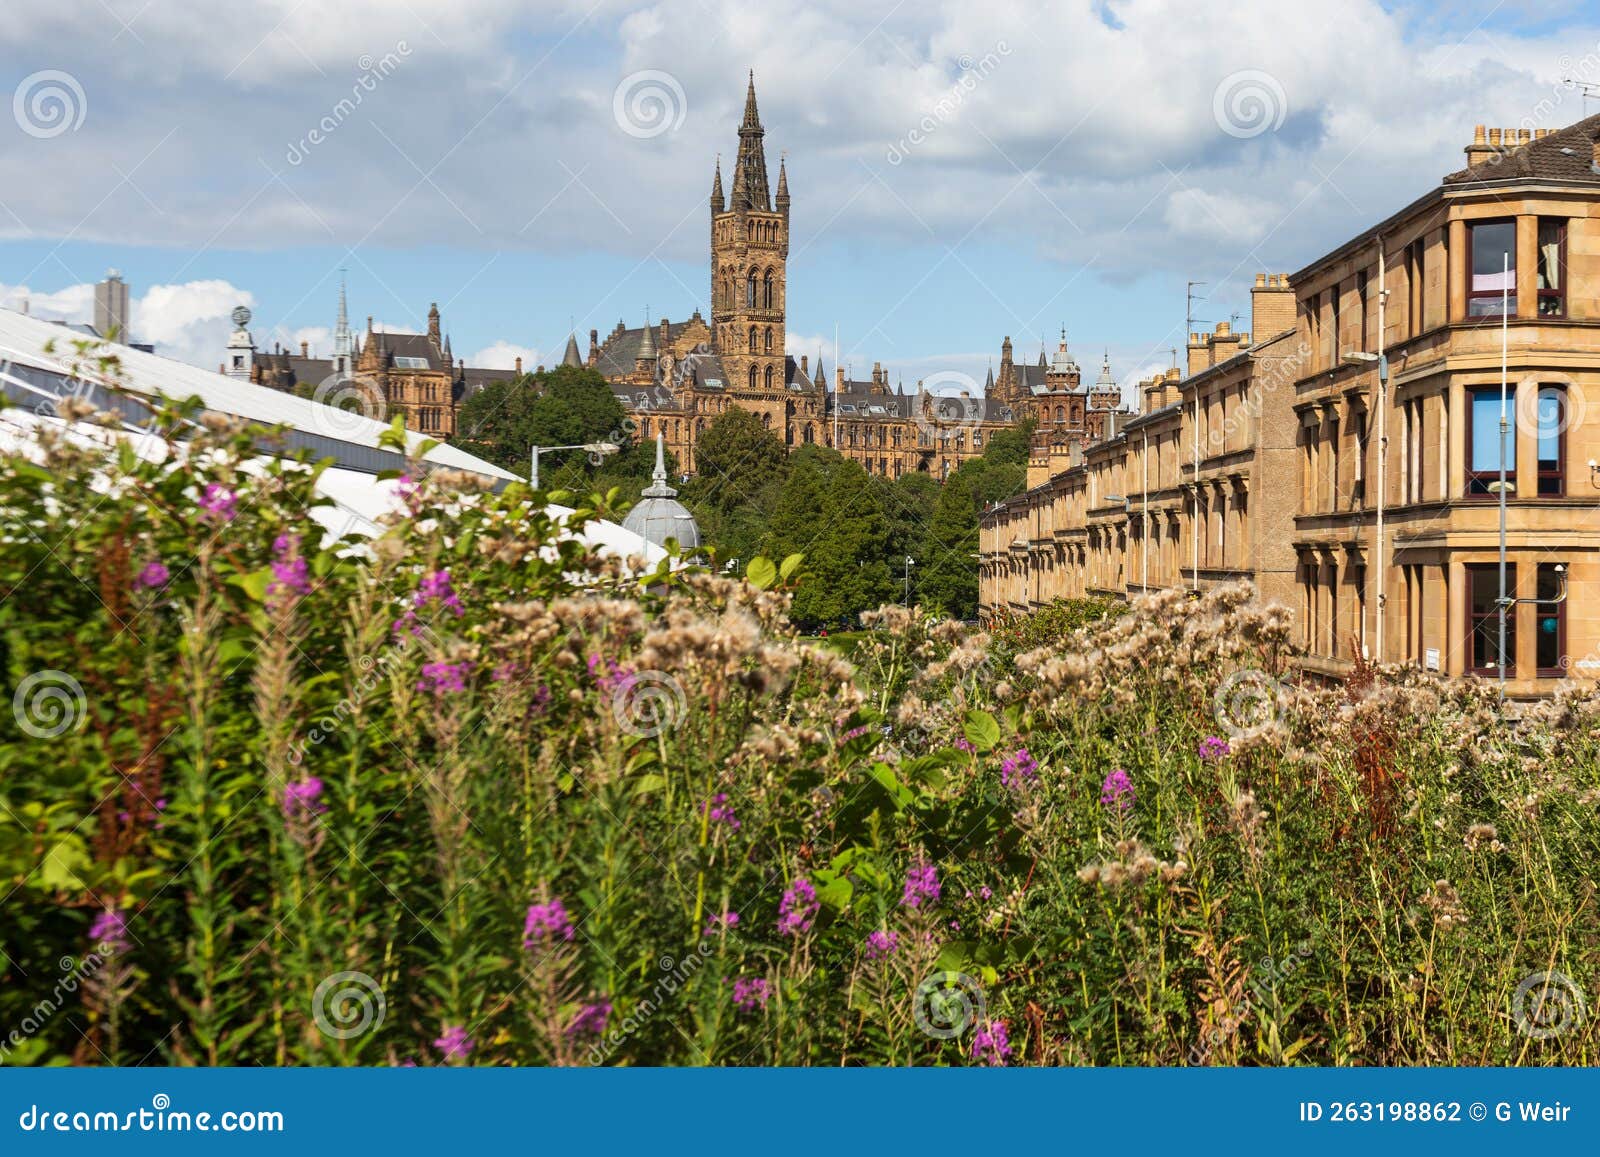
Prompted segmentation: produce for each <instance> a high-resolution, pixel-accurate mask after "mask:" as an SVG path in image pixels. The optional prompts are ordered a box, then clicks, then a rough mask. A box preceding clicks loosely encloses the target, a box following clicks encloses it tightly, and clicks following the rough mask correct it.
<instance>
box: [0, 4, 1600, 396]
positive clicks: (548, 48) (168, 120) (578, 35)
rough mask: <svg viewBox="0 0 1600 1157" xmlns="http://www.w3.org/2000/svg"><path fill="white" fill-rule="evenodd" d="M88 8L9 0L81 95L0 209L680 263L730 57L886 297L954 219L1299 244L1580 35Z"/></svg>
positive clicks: (798, 244)
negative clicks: (892, 263)
mask: <svg viewBox="0 0 1600 1157" xmlns="http://www.w3.org/2000/svg"><path fill="white" fill-rule="evenodd" d="M113 4H114V5H115V10H116V11H117V12H118V13H119V14H120V15H121V17H122V18H123V19H127V20H130V21H131V22H132V32H133V33H135V34H137V35H138V37H139V39H140V41H141V42H142V43H141V44H140V45H139V51H136V52H130V51H128V50H127V44H128V42H129V38H128V36H120V37H119V38H118V39H117V40H115V41H113V39H112V38H111V37H109V36H106V35H104V31H105V15H106V8H105V6H104V5H103V4H102V2H101V0H12V5H11V7H12V8H14V9H16V11H14V12H8V14H9V15H11V16H12V19H10V20H8V21H6V22H5V23H4V26H3V27H0V44H4V45H6V52H7V57H8V59H15V60H20V61H23V62H26V63H30V64H34V63H35V62H36V66H37V67H39V68H43V67H47V66H48V67H54V68H62V69H64V70H66V71H68V72H71V73H72V74H73V75H74V76H76V77H77V78H78V79H79V80H80V81H81V82H82V84H83V87H84V91H85V96H86V101H87V106H88V107H87V113H86V116H85V119H84V123H83V126H82V127H81V128H80V129H78V130H76V131H71V132H67V133H64V134H62V135H60V136H57V137H54V138H50V139H36V138H34V137H30V136H28V135H27V134H24V133H9V134H0V166H4V170H5V171H11V172H26V173H28V174H29V179H28V180H27V181H25V182H18V183H16V184H14V185H13V186H12V187H11V188H9V189H8V191H7V194H6V205H5V208H4V209H0V236H11V237H31V238H35V239H37V238H57V237H64V236H68V235H71V236H73V237H75V238H77V239H78V240H80V241H91V242H92V241H95V240H114V241H118V242H121V241H125V240H126V239H128V238H129V237H135V238H137V239H138V240H139V241H140V242H142V243H146V244H152V245H162V244H165V245H171V246H183V247H201V246H207V247H212V248H217V249H227V248H239V249H253V248H261V247H266V246H271V247H281V246H292V245H296V244H305V245H326V244H328V243H330V242H338V243H346V242H347V241H348V242H351V243H360V244H369V245H383V246H391V247H406V246H421V245H439V246H458V247H471V248H485V249H487V248H493V249H496V250H506V251H514V250H532V251H536V252H537V251H544V252H563V253H565V252H574V251H591V250H597V251H605V252H609V253H613V254H623V255H626V257H627V258H628V259H629V260H631V261H638V260H643V259H645V258H646V257H647V256H649V257H661V258H664V259H667V260H673V259H682V260H696V261H698V260H700V259H702V257H703V254H704V249H705V226H706V219H705V214H706V200H705V199H706V195H707V194H708V192H709V188H710V174H711V163H712V157H713V155H714V154H715V153H717V152H718V151H719V150H720V151H721V152H722V153H723V154H724V162H725V171H724V179H725V181H726V180H727V179H728V178H729V177H730V176H731V164H728V162H730V161H731V152H732V149H733V148H734V146H735V144H736V138H735V131H736V127H737V124H738V119H739V113H740V109H741V106H742V102H743V99H744V86H743V84H742V77H743V75H744V70H745V68H746V67H754V69H755V71H756V79H757V87H758V93H759V97H760V104H761V112H762V117H763V120H764V122H765V125H766V128H767V148H768V158H769V161H770V162H771V163H772V166H773V168H774V169H775V168H776V161H777V155H776V154H777V153H778V152H779V151H780V150H785V149H786V150H787V151H788V154H789V162H790V163H789V175H790V183H791V186H792V189H793V194H794V204H795V208H794V229H795V247H794V250H793V252H792V255H791V259H792V260H795V261H797V262H800V261H804V260H807V257H808V253H810V252H811V251H812V247H813V246H818V245H819V244H829V243H839V244H845V245H852V246H853V245H860V244H866V245H870V246H872V247H875V249H876V250H878V251H880V252H881V251H889V252H894V253H906V252H908V251H909V248H910V246H911V245H912V244H914V245H916V246H918V247H922V248H924V249H925V250H926V251H927V252H928V253H930V254H932V256H930V257H927V258H925V259H924V258H921V257H918V258H916V259H915V260H912V259H909V258H907V259H903V260H901V262H900V264H899V265H898V267H896V268H895V269H894V273H895V275H896V276H895V282H896V284H895V285H894V287H893V288H894V290H895V292H892V293H889V292H886V293H885V295H884V296H885V304H886V305H889V304H892V303H893V302H894V301H895V300H896V299H898V297H899V296H900V293H901V292H904V291H905V290H908V289H911V288H913V287H915V286H916V285H917V284H918V280H919V278H922V277H923V276H924V275H925V274H926V273H928V272H929V270H928V266H929V265H930V264H931V263H932V262H933V261H935V260H939V259H942V258H943V257H944V256H945V253H946V246H950V247H954V248H956V249H957V250H958V251H960V252H961V255H962V257H963V260H965V261H968V262H969V263H970V264H971V265H972V266H973V268H974V269H977V270H978V271H979V272H980V273H981V274H982V275H983V277H984V279H985V281H986V282H988V283H990V284H996V285H999V284H1000V281H999V278H998V276H997V275H996V272H991V271H998V270H1000V269H1002V268H1003V266H1002V265H1000V264H998V263H997V262H996V261H994V260H991V259H989V258H988V256H987V255H985V256H984V257H983V258H977V257H973V256H970V255H969V252H970V249H971V248H972V247H974V246H975V245H978V244H984V245H995V246H997V248H998V247H1010V248H1012V249H1018V248H1020V249H1025V250H1027V251H1028V252H1029V253H1031V254H1035V255H1042V256H1044V257H1047V258H1050V259H1053V260H1056V261H1058V262H1061V263H1062V264H1063V265H1066V266H1068V267H1081V266H1083V265H1086V264H1087V265H1091V266H1092V268H1093V270H1094V272H1095V273H1097V274H1099V275H1102V276H1106V277H1111V278H1115V277H1118V276H1128V275H1129V274H1130V273H1135V272H1136V273H1151V272H1155V271H1158V270H1163V271H1169V272H1170V271H1177V270H1182V271H1184V272H1185V273H1186V274H1187V275H1191V276H1194V277H1197V278H1205V279H1207V280H1210V281H1212V282H1217V281H1219V280H1222V279H1223V278H1225V277H1226V276H1227V275H1229V274H1230V273H1233V272H1234V271H1235V270H1236V269H1237V268H1238V267H1240V266H1243V267H1244V268H1245V270H1246V271H1247V272H1253V271H1255V270H1258V269H1284V268H1296V267H1298V265H1299V264H1301V263H1303V262H1304V261H1307V260H1310V259H1311V258H1313V257H1315V256H1316V255H1317V253H1318V252H1320V251H1322V250H1323V249H1325V248H1331V247H1332V246H1334V245H1336V244H1338V243H1339V242H1340V241H1342V240H1344V239H1345V238H1346V237H1348V236H1350V235H1351V234H1352V233H1354V232H1355V231H1357V230H1358V229H1360V228H1362V227H1364V226H1366V225H1368V224H1370V223H1371V222H1373V221H1375V220H1378V219H1380V218H1381V217H1383V216H1384V215H1386V214H1387V213H1389V212H1391V211H1393V210H1394V209H1397V208H1399V207H1400V206H1401V205H1403V204H1405V203H1407V202H1408V201H1409V200H1410V199H1411V198H1412V197H1414V196H1415V195H1417V194H1419V193H1420V192H1422V191H1423V190H1424V189H1426V188H1428V187H1429V186H1430V185H1432V184H1433V183H1435V182H1436V181H1437V179H1438V178H1439V177H1440V176H1441V175H1442V174H1443V173H1445V172H1448V171H1450V170H1452V169H1454V168H1456V167H1459V165H1460V164H1461V160H1462V158H1461V152H1460V150H1461V146H1462V145H1464V144H1465V143H1466V141H1467V139H1468V136H1469V135H1470V132H1471V127H1472V125H1473V124H1475V123H1478V122H1485V123H1491V124H1494V123H1498V124H1502V125H1515V124H1520V123H1522V121H1523V120H1524V119H1525V118H1529V117H1531V118H1533V119H1534V120H1535V121H1536V122H1537V123H1538V124H1539V125H1540V126H1542V127H1552V126H1556V125H1560V124H1566V123H1570V122H1571V121H1573V120H1576V119H1577V118H1578V117H1579V116H1581V115H1582V111H1583V110H1582V102H1581V100H1580V99H1579V98H1578V95H1577V94H1576V93H1574V92H1571V91H1570V90H1568V91H1565V92H1564V94H1563V95H1562V96H1561V98H1560V99H1559V100H1554V101H1552V86H1553V85H1555V83H1556V81H1557V80H1558V78H1559V76H1560V74H1561V72H1562V71H1563V70H1564V69H1566V70H1570V71H1574V72H1579V71H1582V66H1583V62H1584V61H1586V60H1588V59H1589V57H1590V56H1591V55H1593V54H1594V52H1595V46H1596V43H1597V41H1600V31H1597V30H1595V29H1585V28H1582V27H1576V26H1575V27H1569V28H1567V29H1565V30H1563V31H1562V32H1561V33H1560V34H1557V33H1545V32H1543V31H1540V32H1537V33H1533V34H1518V33H1517V32H1516V31H1515V30H1507V29H1505V28H1502V27H1497V28H1496V29H1494V30H1493V32H1492V35H1491V34H1490V32H1488V31H1487V30H1484V29H1473V28H1472V27H1471V24H1472V19H1471V18H1467V19H1465V20H1464V21H1462V22H1461V26H1460V27H1459V29H1455V30H1452V29H1450V27H1449V25H1448V24H1447V23H1444V21H1447V20H1448V19H1449V18H1448V17H1438V18H1436V19H1435V18H1432V17H1430V16H1429V12H1430V10H1428V9H1424V8H1422V7H1420V6H1417V7H1413V8H1405V7H1402V6H1399V5H1393V4H1385V3H1381V2H1379V0H1323V2H1322V3H1319V4H1317V5H1315V6H1314V7H1307V6H1305V5H1294V4H1284V3H1282V0H1236V2H1235V3H1234V4H1232V5H1230V6H1229V8H1228V12H1227V19H1218V17H1217V13H1216V11H1215V9H1214V8H1213V7H1209V6H1206V5H1197V4H1194V3H1193V2H1192V0H1116V2H1115V3H1112V4H1109V5H1108V4H1105V3H1102V2H1098V0H1058V2H1056V3H1052V4H1039V3H1037V0H989V2H987V3H984V4H981V5H974V4H972V3H970V0H927V2H926V3H924V4H920V5H905V6H903V7H901V8H900V9H897V10H895V11H893V12H891V13H889V15H888V16H887V17H885V16H883V14H882V13H881V12H880V11H878V10H876V9H875V8H874V7H873V6H871V5H861V4H859V3H854V2H847V0H771V2H770V3H764V4H760V5H752V4H749V3H747V2H745V0H657V2H654V3H637V2H635V3H627V2H624V0H604V2H603V3H602V4H601V5H600V7H599V8H598V9H593V8H591V7H590V6H589V5H588V4H587V3H580V2H579V0H539V2H538V3H532V4H530V3H528V2H526V0H462V2H460V3H456V4H452V5H448V6H439V5H433V6H429V7H428V8H427V9H426V12H425V16H426V21H427V22H426V24H424V23H423V16H422V15H418V10H417V9H416V8H415V7H413V8H407V6H405V5H400V6H395V5H393V4H392V3H389V2H387V0H328V2H326V3H324V4H321V5H316V6H304V5H300V4H298V3H296V0H261V2H260V3H257V4H252V5H245V6H237V5H236V6H232V7H224V8H222V9H218V8H216V6H215V5H214V4H212V3H209V2H202V0H172V2H171V3H166V4H162V5H149V6H148V7H146V8H144V9H140V8H139V7H137V5H136V4H135V2H134V0H113ZM1108 10H1109V11H1110V12H1111V13H1113V14H1114V17H1115V19H1111V18H1109V17H1108V16H1107V15H1106V13H1107V11H1108ZM1579 13H1580V14H1579V15H1578V16H1577V17H1576V19H1585V18H1587V19H1589V20H1591V21H1592V20H1593V19H1594V17H1593V16H1592V15H1590V14H1588V13H1583V12H1582V11H1581V10H1579ZM401 41H404V42H405V43H406V45H407V47H408V51H407V53H406V54H405V56H404V59H403V60H402V61H401V62H400V63H399V64H398V66H397V67H396V68H394V69H393V71H392V72H391V73H390V74H389V75H387V76H386V77H384V78H383V79H382V80H381V81H379V82H378V83H377V84H376V85H375V86H374V87H373V88H372V89H371V90H363V91H362V97H361V100H360V102H359V104H352V106H351V107H350V108H348V109H345V110H342V111H339V112H338V113H337V115H336V119H337V121H338V123H337V127H336V128H335V129H334V130H333V131H332V132H330V133H328V134H327V139H326V140H324V141H323V142H322V143H321V144H318V145H316V146H315V147H314V148H311V149H310V150H309V151H308V152H307V153H306V155H305V157H304V159H303V160H302V161H301V162H300V163H298V164H293V163H291V162H290V160H289V159H288V157H287V152H288V151H289V148H290V146H291V145H292V144H294V143H296V142H299V141H301V140H302V139H303V138H304V137H305V136H306V134H307V133H308V131H309V130H310V129H312V128H313V127H316V126H318V125H319V124H320V123H321V121H322V118H324V117H327V116H330V115H334V114H333V113H332V112H331V110H335V109H336V108H340V102H341V101H344V100H346V98H351V97H352V95H353V92H354V90H355V87H356V86H357V85H358V83H359V80H360V78H361V77H362V76H363V75H364V73H363V72H362V69H361V67H360V65H361V62H362V59H363V57H367V58H382V57H383V56H384V54H385V53H389V52H391V51H393V50H395V49H396V47H397V45H398V44H399V43H400V42H401ZM1595 59H1596V65H1595V67H1596V69H1597V72H1600V56H1596V58H1595ZM1563 61H1565V64H1563ZM963 65H965V66H967V67H966V68H965V69H963ZM646 70H661V71H665V72H667V73H670V74H671V76H672V78H673V81H674V82H675V84H676V86H677V90H681V93H682V97H681V111H682V113H683V117H682V123H681V126H680V127H677V128H674V129H670V130H669V131H666V132H663V133H661V134H659V135H655V136H648V135H644V136H641V135H636V134H630V133H629V132H626V131H624V130H623V128H622V127H619V125H618V123H617V122H616V120H615V112H614V102H613V95H614V93H615V91H616V90H617V88H618V86H619V83H620V82H621V81H622V80H623V78H625V77H628V76H630V75H632V74H634V73H638V72H643V71H646ZM1263 75H1264V76H1265V77H1266V78H1268V79H1267V81H1265V82H1260V83H1257V84H1256V85H1255V86H1254V87H1253V88H1252V89H1250V90H1249V92H1248V93H1246V94H1244V95H1251V94H1254V95H1255V96H1256V97H1257V98H1258V100H1265V101H1266V107H1265V110H1264V111H1265V115H1266V118H1267V123H1268V124H1269V125H1275V126H1276V127H1268V128H1267V129H1266V130H1265V131H1263V132H1261V133H1259V134H1258V135H1249V134H1250V131H1251V126H1250V125H1239V124H1235V125H1232V129H1233V131H1232V132H1230V131H1229V125H1228V124H1225V123H1222V122H1221V121H1219V115H1218V109H1219V107H1220V108H1222V109H1223V110H1224V111H1223V121H1225V120H1226V119H1227V116H1228V115H1229V111H1230V110H1233V112H1234V115H1240V113H1241V112H1243V113H1248V112H1249V110H1250V109H1251V108H1258V109H1259V107H1260V106H1259V104H1258V105H1252V104H1251V103H1250V102H1249V101H1246V100H1244V99H1243V98H1242V97H1241V99H1240V100H1239V101H1237V102H1233V103H1230V102H1229V101H1227V100H1223V101H1222V102H1221V104H1220V105H1219V102H1218V92H1219V89H1221V90H1222V91H1223V92H1224V95H1226V94H1227V93H1228V91H1229V89H1228V88H1227V87H1226V82H1228V81H1229V80H1230V78H1233V79H1234V84H1235V87H1237V84H1238V83H1239V81H1238V78H1239V77H1245V78H1246V79H1248V78H1252V77H1254V78H1258V79H1259V77H1260V76H1263ZM1583 79H1591V80H1600V75H1595V76H1589V77H1584V78H1583ZM667 91H668V97H669V99H672V100H677V99H678V98H677V97H676V96H675V95H674V94H675V91H676V90H673V89H671V88H670V86H669V88H668V90H667ZM673 111H674V113H676V112H677V111H679V110H677V109H675V110H673ZM672 120H673V123H676V116H675V115H674V116H673V118H672ZM913 133H915V134H916V135H917V136H918V138H919V139H918V140H917V141H913V140H912V139H911V138H912V135H913ZM897 154H898V163H895V162H894V161H893V160H892V158H893V157H895V156H896V155H897ZM123 174H125V176H122V175H123ZM274 174H275V175H274ZM424 174H426V176H424ZM774 175H775V174H774ZM882 273H883V270H882V269H881V268H880V269H878V270H876V272H875V275H877V276H881V275H882ZM888 288H889V287H887V286H886V290H887V289H888ZM1001 288H1002V289H1003V285H1002V286H1001ZM1011 308H1012V309H1013V310H1014V311H1015V312H1017V313H1018V315H1019V317H1021V318H1023V319H1026V318H1027V317H1028V316H1029V315H1030V314H1031V313H1032V309H1028V308H1024V307H1023V303H1020V302H1019V303H1014V304H1012V305H1011ZM876 320H877V319H875V318H871V317H867V318H859V319H853V322H852V328H853V329H855V330H856V331H858V332H869V331H870V330H871V328H872V325H873V323H874V322H875V321H876ZM391 328H392V329H395V331H396V332H398V329H397V328H396V327H391ZM796 345H798V349H796ZM790 349H791V350H792V351H794V352H796V353H799V352H804V353H806V354H808V355H810V356H814V355H815V350H816V345H815V343H813V342H812V341H811V340H810V339H809V338H804V337H802V338H799V339H792V341H791V345H790ZM827 356H828V364H829V365H830V366H831V365H832V364H834V361H835V354H834V353H833V352H829V353H828V355H827Z"/></svg>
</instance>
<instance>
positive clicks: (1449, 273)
mask: <svg viewBox="0 0 1600 1157" xmlns="http://www.w3.org/2000/svg"><path fill="white" fill-rule="evenodd" d="M1448 237H1449V253H1448V257H1449V260H1448V262H1447V263H1446V269H1445V277H1444V282H1445V300H1446V301H1448V302H1449V304H1450V309H1449V312H1448V313H1447V314H1446V315H1445V317H1446V320H1447V321H1462V320H1464V319H1465V318H1466V316H1467V277H1468V270H1467V223H1466V222H1465V221H1462V220H1460V219H1459V218H1458V219H1456V220H1454V221H1451V222H1450V226H1449V233H1448Z"/></svg>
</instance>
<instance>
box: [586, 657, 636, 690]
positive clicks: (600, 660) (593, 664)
mask: <svg viewBox="0 0 1600 1157" xmlns="http://www.w3.org/2000/svg"><path fill="white" fill-rule="evenodd" d="M589 675H590V677H591V678H593V679H594V682H595V686H597V687H599V688H600V690H602V691H613V692H617V691H622V692H625V691H627V690H628V689H629V688H630V687H632V686H633V685H634V684H635V683H636V682H638V676H636V675H635V674H634V673H633V670H632V669H631V668H629V667H624V666H622V664H620V663H618V662H617V661H616V660H615V659H609V658H605V657H603V656H600V655H590V656H589Z"/></svg>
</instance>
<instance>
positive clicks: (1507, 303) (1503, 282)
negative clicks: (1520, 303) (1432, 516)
mask: <svg viewBox="0 0 1600 1157" xmlns="http://www.w3.org/2000/svg"><path fill="white" fill-rule="evenodd" d="M1500 260H1501V265H1502V269H1501V273H1500V599H1499V611H1500V643H1499V647H1498V653H1499V656H1500V662H1499V675H1500V702H1501V703H1504V702H1505V698H1506V435H1507V434H1508V433H1509V424H1508V423H1507V421H1506V381H1507V379H1506V336H1507V335H1506V327H1507V325H1508V324H1509V323H1508V318H1507V311H1508V310H1509V309H1510V307H1511V289H1510V285H1509V284H1508V283H1509V282H1510V280H1511V255H1510V254H1509V253H1506V254H1502V255H1501V258H1500Z"/></svg>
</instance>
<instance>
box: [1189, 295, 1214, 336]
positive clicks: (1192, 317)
mask: <svg viewBox="0 0 1600 1157" xmlns="http://www.w3.org/2000/svg"><path fill="white" fill-rule="evenodd" d="M1205 284H1207V283H1206V282H1204V281H1191V282H1189V283H1188V288H1187V290H1186V292H1185V300H1184V306H1183V333H1184V338H1183V340H1184V341H1188V340H1189V337H1188V335H1189V334H1191V333H1193V332H1194V326H1195V322H1200V323H1202V324H1204V325H1210V324H1211V323H1210V322H1208V321H1206V319H1205V318H1203V317H1196V316H1195V315H1194V303H1195V302H1196V301H1204V300H1206V296H1205V294H1203V293H1202V294H1198V295H1197V294H1196V293H1195V291H1194V287H1195V286H1197V285H1205Z"/></svg>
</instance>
